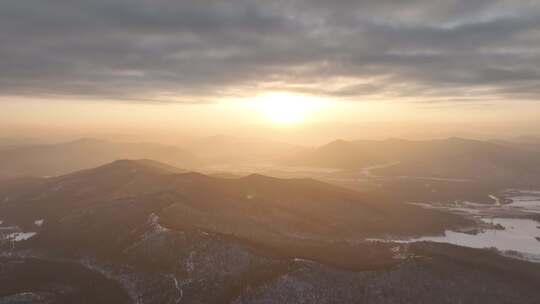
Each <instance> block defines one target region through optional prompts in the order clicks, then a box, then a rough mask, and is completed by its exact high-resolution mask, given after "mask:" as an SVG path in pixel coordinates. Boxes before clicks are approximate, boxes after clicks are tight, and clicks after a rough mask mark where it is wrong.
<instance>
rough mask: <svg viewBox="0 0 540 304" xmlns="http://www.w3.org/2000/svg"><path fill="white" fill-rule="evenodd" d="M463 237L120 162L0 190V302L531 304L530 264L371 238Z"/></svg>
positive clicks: (288, 188) (395, 217) (402, 216)
mask: <svg viewBox="0 0 540 304" xmlns="http://www.w3.org/2000/svg"><path fill="white" fill-rule="evenodd" d="M468 225H471V222H469V221H468V220H466V219H464V218H461V217H459V216H456V215H450V214H445V213H439V212H436V211H431V210H425V209H421V208H418V207H414V206H408V205H403V204H398V203H393V202H386V201H377V200H375V199H374V198H372V197H369V196H368V195H364V194H360V193H358V192H355V191H351V190H347V189H344V188H340V187H336V186H333V185H329V184H326V183H322V182H319V181H315V180H312V179H278V178H272V177H268V176H262V175H249V176H245V177H238V178H233V177H229V178H219V177H212V176H207V175H203V174H200V173H195V172H186V171H183V170H180V169H176V168H175V167H172V166H169V165H165V164H162V163H159V162H155V161H151V160H118V161H114V162H112V163H109V164H106V165H102V166H99V167H96V168H91V169H86V170H82V171H77V172H74V173H70V174H67V175H62V176H56V177H48V178H19V179H13V180H10V181H5V182H2V183H0V239H1V242H0V266H1V267H2V268H1V269H2V271H0V299H1V300H0V303H29V302H30V303H73V301H75V299H76V301H77V302H78V303H152V304H153V303H237V304H238V303H306V301H308V302H309V303H381V304H382V303H399V301H405V302H406V301H408V300H410V301H413V300H414V302H415V303H433V302H434V301H438V302H439V303H458V302H460V301H461V302H463V303H473V302H479V301H481V302H485V301H487V302H489V303H537V302H538V301H539V300H540V298H539V295H538V293H537V286H538V283H539V282H540V267H539V266H537V265H534V264H531V263H528V262H524V261H519V260H514V259H510V258H505V257H502V256H500V255H499V254H497V253H496V252H493V251H490V250H477V249H467V248H462V247H457V246H452V245H443V244H436V243H426V242H423V243H413V244H406V243H405V244H399V243H391V242H374V241H369V240H367V239H369V238H377V237H382V236H388V235H395V236H414V235H417V234H419V233H422V234H425V233H441V232H443V231H444V230H445V229H453V228H458V227H465V226H468ZM64 273H65V274H64ZM17 278H19V279H17ZM441 299H444V300H443V302H441ZM2 301H3V302H2ZM410 301H409V302H410Z"/></svg>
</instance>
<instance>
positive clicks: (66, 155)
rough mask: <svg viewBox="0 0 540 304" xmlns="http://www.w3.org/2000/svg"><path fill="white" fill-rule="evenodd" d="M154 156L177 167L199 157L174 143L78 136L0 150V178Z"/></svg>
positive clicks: (62, 171) (192, 163)
mask: <svg viewBox="0 0 540 304" xmlns="http://www.w3.org/2000/svg"><path fill="white" fill-rule="evenodd" d="M144 158H146V159H155V160H159V161H161V162H165V163H169V164H171V165H175V166H178V167H181V168H193V167H194V166H196V165H197V164H198V163H199V161H198V159H197V158H196V157H195V156H194V155H193V154H191V153H189V152H186V151H184V150H182V149H180V148H177V147H174V146H165V145H160V144H152V143H120V142H111V141H104V140H97V139H80V140H76V141H72V142H67V143H60V144H48V145H33V146H23V147H19V148H11V149H5V150H0V178H2V177H3V178H6V177H14V176H55V175H61V174H65V173H69V172H74V171H77V170H81V169H86V168H92V167H96V166H99V165H103V164H106V163H108V162H111V161H114V160H116V159H144Z"/></svg>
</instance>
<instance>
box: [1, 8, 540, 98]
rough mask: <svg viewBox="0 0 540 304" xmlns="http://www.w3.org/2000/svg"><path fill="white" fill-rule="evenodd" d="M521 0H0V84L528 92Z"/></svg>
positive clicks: (44, 91)
mask: <svg viewBox="0 0 540 304" xmlns="http://www.w3.org/2000/svg"><path fill="white" fill-rule="evenodd" d="M539 3H540V2H539V1H535V0H530V1H525V0H514V1H510V0H499V1H498V0H454V1H451V0H445V1H437V0H412V1H406V0H371V1H355V0H333V1H322V0H309V1H308V0H304V1H302V0H292V1H284V0H283V1H282V0H273V1H249V0H228V1H209V0H206V1H201V0H182V1H177V0H153V1H147V0H130V1H127V0H92V1H87V0H56V1H54V0H4V1H0V41H1V43H0V71H1V72H0V94H2V95H3V96H14V95H22V96H43V95H53V96H62V95H64V96H68V97H71V98H74V97H77V98H79V97H85V98H88V97H90V98H106V99H121V100H134V101H169V102H170V101H177V102H189V103H192V102H209V101H212V100H215V99H216V98H219V97H223V96H225V97H230V96H238V95H249V94H252V92H257V91H261V90H264V91H267V90H270V91H271V90H288V91H291V90H294V91H302V92H309V93H313V94H318V95H325V96H332V97H336V98H347V99H358V100H361V99H363V98H381V97H383V98H394V99H396V100H408V101H410V100H423V101H440V100H444V101H449V100H450V101H455V102H466V101H478V100H479V99H480V100H495V99H503V100H536V99H538V97H539V96H540V4H539Z"/></svg>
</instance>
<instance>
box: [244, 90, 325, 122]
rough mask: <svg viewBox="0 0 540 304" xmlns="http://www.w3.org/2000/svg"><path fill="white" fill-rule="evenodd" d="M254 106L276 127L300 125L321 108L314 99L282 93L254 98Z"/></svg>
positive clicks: (318, 102) (266, 94)
mask: <svg viewBox="0 0 540 304" xmlns="http://www.w3.org/2000/svg"><path fill="white" fill-rule="evenodd" d="M254 105H255V107H256V108H257V109H258V110H259V112H261V113H262V114H263V115H264V116H265V117H266V118H267V119H268V120H270V121H271V122H272V123H274V124H278V125H291V124H299V123H302V122H304V121H305V120H306V119H307V118H308V116H311V115H313V114H314V113H315V112H316V111H317V110H319V109H320V108H321V106H322V104H321V102H320V101H319V100H317V99H316V98H314V97H310V96H307V95H299V94H291V93H284V92H272V93H265V94H262V95H260V96H258V97H256V98H255V100H254Z"/></svg>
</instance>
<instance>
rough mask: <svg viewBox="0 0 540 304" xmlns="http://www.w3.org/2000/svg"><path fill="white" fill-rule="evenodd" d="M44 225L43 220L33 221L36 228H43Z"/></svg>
mask: <svg viewBox="0 0 540 304" xmlns="http://www.w3.org/2000/svg"><path fill="white" fill-rule="evenodd" d="M44 223H45V220H44V219H40V220H35V221H34V225H36V226H38V227H41V226H43V224H44Z"/></svg>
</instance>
